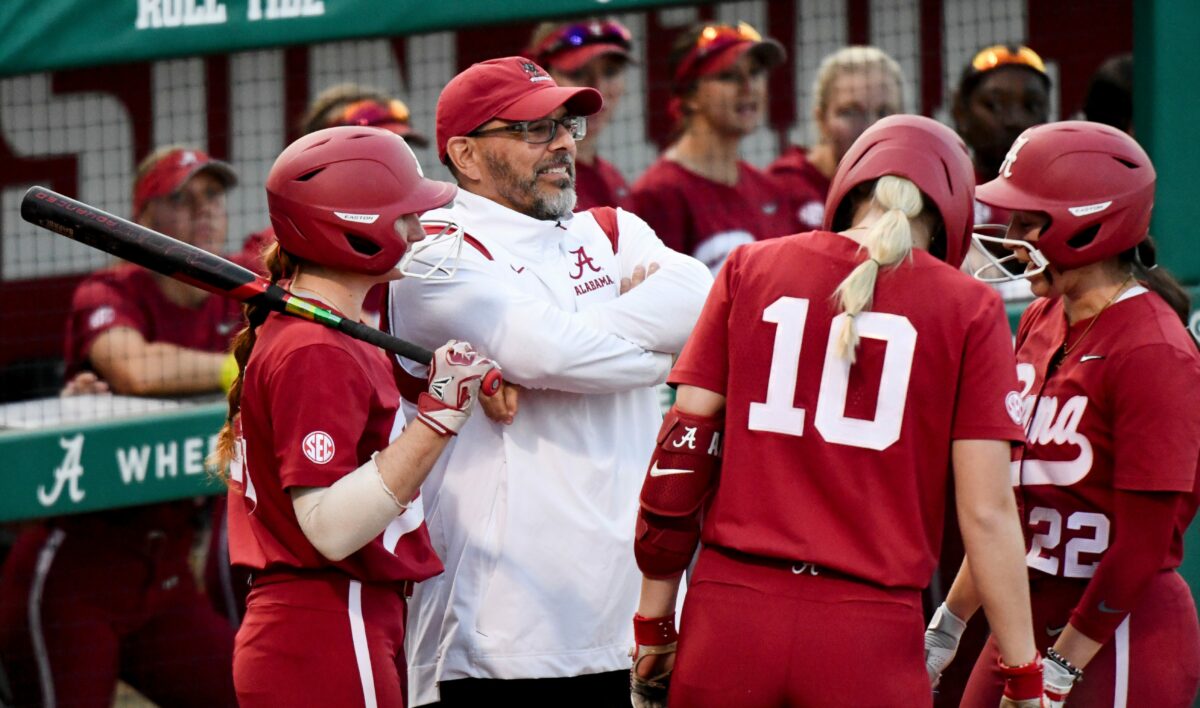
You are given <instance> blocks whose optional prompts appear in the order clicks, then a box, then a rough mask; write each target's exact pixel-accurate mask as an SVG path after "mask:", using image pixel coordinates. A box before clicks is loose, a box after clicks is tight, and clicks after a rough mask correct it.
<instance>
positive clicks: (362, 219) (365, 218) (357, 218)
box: [333, 211, 379, 224]
mask: <svg viewBox="0 0 1200 708" xmlns="http://www.w3.org/2000/svg"><path fill="white" fill-rule="evenodd" d="M333 213H334V214H336V215H337V218H339V219H341V220H343V221H353V222H355V223H358V224H374V223H375V220H376V219H378V218H379V215H378V214H347V213H346V212H343V211H335V212H333Z"/></svg>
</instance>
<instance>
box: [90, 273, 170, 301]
mask: <svg viewBox="0 0 1200 708" xmlns="http://www.w3.org/2000/svg"><path fill="white" fill-rule="evenodd" d="M95 297H103V298H107V299H109V300H112V299H114V298H116V299H120V300H134V301H138V302H144V301H146V300H150V299H153V298H155V297H162V294H161V290H160V289H159V288H158V287H157V284H156V283H155V281H154V276H153V275H151V274H150V272H149V271H147V270H146V269H145V268H141V267H140V266H135V265H131V264H128V263H121V264H118V265H115V266H112V267H110V268H104V269H102V270H98V271H96V272H94V273H90V274H88V275H87V276H86V277H85V278H84V279H83V280H81V281H80V282H79V285H78V286H76V288H75V295H74V300H75V302H76V303H77V304H80V303H82V304H86V302H87V301H88V300H90V299H92V298H95ZM107 304H110V305H115V304H118V303H115V302H108V303H107Z"/></svg>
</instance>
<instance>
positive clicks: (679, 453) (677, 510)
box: [634, 407, 725, 578]
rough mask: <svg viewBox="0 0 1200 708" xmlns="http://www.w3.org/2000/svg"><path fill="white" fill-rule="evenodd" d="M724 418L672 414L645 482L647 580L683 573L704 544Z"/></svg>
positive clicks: (639, 545)
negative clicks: (704, 511)
mask: <svg viewBox="0 0 1200 708" xmlns="http://www.w3.org/2000/svg"><path fill="white" fill-rule="evenodd" d="M724 424H725V421H724V416H720V417H705V416H695V415H689V414H687V413H681V412H680V411H679V410H677V409H676V408H675V407H672V408H671V410H670V411H668V412H667V417H666V418H665V419H664V420H663V424H662V428H661V429H659V431H658V445H657V446H656V447H655V448H654V455H653V456H652V457H651V458H650V469H649V471H648V472H647V473H646V481H645V482H644V483H643V484H642V495H641V508H640V509H639V511H638V520H637V530H636V532H635V535H634V555H635V556H636V558H637V563H638V568H640V569H641V571H642V573H643V574H644V575H645V576H646V577H650V578H667V577H674V576H676V575H678V574H679V573H682V572H683V571H684V569H686V568H687V566H688V563H690V562H691V560H692V554H693V553H695V551H696V545H697V544H698V543H699V542H700V511H701V508H702V507H703V506H704V502H705V501H706V500H707V499H708V497H709V495H710V494H711V493H712V490H713V489H714V488H716V484H717V475H718V473H719V472H720V468H721V432H722V429H723V428H724Z"/></svg>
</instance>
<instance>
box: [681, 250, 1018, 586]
mask: <svg viewBox="0 0 1200 708" xmlns="http://www.w3.org/2000/svg"><path fill="white" fill-rule="evenodd" d="M865 257H866V255H865V253H862V252H861V251H860V250H859V247H858V244H857V243H855V242H853V241H851V240H850V239H848V238H845V237H843V236H839V235H837V234H832V233H828V232H822V231H817V232H811V233H804V234H797V235H794V236H789V237H787V238H782V239H774V240H771V241H765V242H762V243H756V244H753V245H750V246H746V247H744V248H739V249H738V250H737V251H735V252H734V253H733V254H731V255H730V257H729V260H728V261H727V262H726V264H725V267H724V269H723V270H722V271H721V274H720V275H719V276H718V277H717V281H716V284H715V285H714V286H713V290H712V292H711V293H710V294H709V298H708V302H707V303H706V304H705V306H704V311H703V313H702V314H701V316H700V321H699V323H698V324H697V325H696V328H695V330H694V331H693V333H692V336H691V338H690V339H689V340H688V343H687V345H686V346H685V347H684V350H683V353H682V354H681V355H680V359H679V362H678V363H677V364H676V366H675V369H674V371H673V372H672V373H671V376H670V379H669V380H670V381H671V382H673V383H676V384H690V385H693V386H698V387H701V388H705V389H708V390H711V391H716V392H718V393H722V394H724V395H725V397H726V404H725V441H724V453H723V462H722V465H721V475H720V482H719V485H718V487H717V490H716V493H715V495H714V497H713V501H712V506H711V508H710V509H709V511H708V513H707V515H706V516H705V522H704V529H703V535H702V538H703V540H704V542H705V543H707V544H712V545H717V546H723V547H726V548H731V549H734V550H737V551H741V552H743V553H750V554H754V555H759V556H768V557H772V558H780V559H786V560H797V561H808V562H812V563H816V564H818V565H820V566H823V567H827V568H832V569H834V570H838V571H841V572H843V573H847V574H850V575H853V576H856V577H858V578H862V579H865V580H868V581H871V582H875V583H879V584H882V585H885V586H893V587H908V588H923V587H925V585H926V584H928V582H929V578H930V575H931V574H932V572H933V569H934V565H935V562H936V556H937V552H938V548H939V546H940V543H941V533H942V523H943V510H944V507H945V503H946V499H945V497H946V482H947V474H948V472H949V469H950V447H951V441H952V440H954V439H996V440H1015V441H1019V440H1021V439H1022V438H1023V433H1022V431H1021V428H1020V426H1019V425H1018V424H1017V422H1016V420H1017V417H1018V416H1019V412H1020V403H1019V400H1018V397H1017V392H1016V389H1017V380H1016V377H1015V375H1014V374H1013V371H1014V369H1013V365H1014V361H1013V351H1012V344H1011V337H1010V335H1009V330H1008V327H1007V325H1006V321H1005V315H1004V308H1003V305H1002V304H1001V301H1000V298H999V297H998V296H997V295H996V294H995V293H994V292H992V291H991V289H989V288H988V287H987V286H986V285H984V284H982V283H979V282H977V281H975V280H972V279H971V278H970V276H968V275H966V274H964V273H961V272H959V271H957V270H955V269H953V268H951V267H949V266H947V265H946V264H945V263H943V262H941V261H939V260H937V259H935V258H933V257H932V256H930V255H929V254H928V253H926V252H924V251H914V253H913V258H912V260H911V261H904V262H903V263H902V264H901V265H899V266H898V267H896V268H894V269H892V268H888V269H885V270H884V271H883V272H882V273H881V274H880V278H879V281H878V283H877V285H876V288H875V299H874V305H873V307H872V309H871V310H870V311H867V312H863V313H862V314H860V315H859V316H858V317H857V318H856V322H857V325H858V329H859V334H860V336H861V337H862V342H861V344H860V345H859V348H858V355H857V356H858V361H857V363H855V364H854V365H853V366H847V365H846V363H845V360H844V359H842V358H841V357H839V356H838V355H837V353H836V351H835V349H834V347H833V337H831V334H836V333H837V332H839V331H840V327H841V324H842V322H843V321H844V320H845V315H838V313H837V311H836V309H835V303H834V302H833V300H832V299H831V294H832V293H833V291H834V289H835V288H836V287H837V285H838V284H839V283H840V282H841V281H842V280H843V279H844V278H845V277H846V276H847V275H848V274H849V273H850V271H851V270H852V269H853V268H854V267H855V266H857V265H858V264H859V263H861V262H862V261H863V259H864V258H865Z"/></svg>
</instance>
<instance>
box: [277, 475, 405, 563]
mask: <svg viewBox="0 0 1200 708" xmlns="http://www.w3.org/2000/svg"><path fill="white" fill-rule="evenodd" d="M291 491H292V508H293V509H294V510H295V512H296V521H297V522H299V524H300V530H301V531H303V532H304V537H305V538H307V539H308V542H309V543H311V544H312V545H313V548H316V549H317V550H318V551H320V553H321V555H323V556H325V557H326V558H328V559H329V560H331V561H334V562H335V563H336V562H337V561H340V560H342V559H344V558H346V557H347V556H349V555H350V554H351V553H354V552H355V551H357V550H358V549H360V548H362V547H363V546H365V545H367V544H368V543H370V542H371V539H373V538H375V537H376V536H378V535H379V534H381V533H383V531H384V529H386V528H387V525H388V524H390V523H391V522H392V520H393V519H395V518H396V516H397V515H398V514H401V513H403V511H404V507H401V506H400V504H399V502H398V501H397V499H396V498H395V497H394V496H392V495H391V493H390V492H388V490H387V486H386V485H385V484H384V481H383V479H382V478H381V477H380V476H379V468H378V467H376V466H375V460H374V458H372V459H370V460H367V463H366V464H364V465H363V466H362V467H359V468H358V469H356V470H354V471H353V472H351V473H350V474H348V475H346V476H344V477H342V478H341V479H339V480H338V481H336V482H334V483H333V485H331V486H329V487H307V488H293V489H292V490H291Z"/></svg>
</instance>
